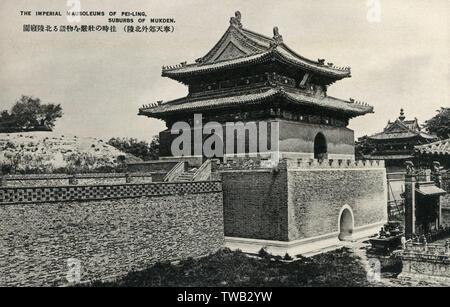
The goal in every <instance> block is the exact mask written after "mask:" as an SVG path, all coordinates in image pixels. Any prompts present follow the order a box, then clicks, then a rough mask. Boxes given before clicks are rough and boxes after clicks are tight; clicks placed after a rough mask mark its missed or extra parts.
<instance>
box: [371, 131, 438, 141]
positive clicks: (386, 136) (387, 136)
mask: <svg viewBox="0 0 450 307" xmlns="http://www.w3.org/2000/svg"><path fill="white" fill-rule="evenodd" d="M415 136H420V137H422V138H424V139H429V140H433V139H435V138H436V137H435V136H433V135H429V134H427V133H424V132H420V131H418V132H412V131H405V132H396V133H387V132H380V133H376V134H374V135H371V136H370V137H369V138H370V139H373V140H392V139H407V138H412V137H415Z"/></svg>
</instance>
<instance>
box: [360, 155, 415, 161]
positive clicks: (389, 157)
mask: <svg viewBox="0 0 450 307" xmlns="http://www.w3.org/2000/svg"><path fill="white" fill-rule="evenodd" d="M413 157H414V156H413V155H363V158H364V159H366V160H404V159H412V158H413Z"/></svg>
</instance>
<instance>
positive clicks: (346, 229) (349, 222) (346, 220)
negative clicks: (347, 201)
mask: <svg viewBox="0 0 450 307" xmlns="http://www.w3.org/2000/svg"><path fill="white" fill-rule="evenodd" d="M353 227H354V219H353V211H352V208H351V207H350V206H348V205H345V206H344V207H342V209H341V212H340V213H339V240H341V241H349V240H351V239H352V235H353Z"/></svg>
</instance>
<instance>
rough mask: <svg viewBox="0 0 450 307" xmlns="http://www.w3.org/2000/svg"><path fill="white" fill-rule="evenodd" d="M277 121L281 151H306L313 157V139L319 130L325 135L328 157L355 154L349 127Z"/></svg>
mask: <svg viewBox="0 0 450 307" xmlns="http://www.w3.org/2000/svg"><path fill="white" fill-rule="evenodd" d="M279 122H280V151H281V152H291V153H308V154H309V155H310V156H309V157H310V158H314V139H315V137H316V135H317V134H318V133H319V132H320V133H322V134H323V135H324V136H325V139H326V142H327V152H328V156H329V158H330V159H331V158H335V159H342V158H344V159H345V158H349V157H351V156H353V157H354V155H355V149H354V147H355V145H354V139H355V138H354V132H353V130H351V129H348V128H345V127H333V126H329V125H319V124H310V123H302V122H295V121H287V120H280V121H279ZM305 158H306V157H305Z"/></svg>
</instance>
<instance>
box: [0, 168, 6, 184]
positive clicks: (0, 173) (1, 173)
mask: <svg viewBox="0 0 450 307" xmlns="http://www.w3.org/2000/svg"><path fill="white" fill-rule="evenodd" d="M4 186H6V180H5V178H4V177H3V172H2V170H1V169H0V187H4Z"/></svg>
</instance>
